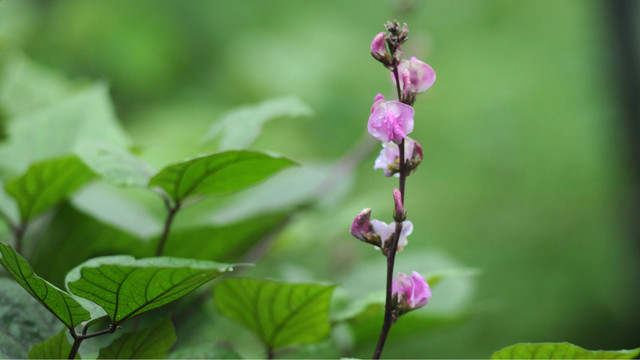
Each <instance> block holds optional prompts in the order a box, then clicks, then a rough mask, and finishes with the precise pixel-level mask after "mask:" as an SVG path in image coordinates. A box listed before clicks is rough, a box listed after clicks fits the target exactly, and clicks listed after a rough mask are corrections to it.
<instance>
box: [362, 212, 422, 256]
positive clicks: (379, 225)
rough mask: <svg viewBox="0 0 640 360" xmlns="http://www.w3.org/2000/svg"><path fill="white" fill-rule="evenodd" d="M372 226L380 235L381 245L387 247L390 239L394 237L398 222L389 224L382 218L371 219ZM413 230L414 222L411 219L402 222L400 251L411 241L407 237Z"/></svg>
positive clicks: (399, 240)
mask: <svg viewBox="0 0 640 360" xmlns="http://www.w3.org/2000/svg"><path fill="white" fill-rule="evenodd" d="M371 227H372V228H373V231H374V232H375V233H376V234H377V235H379V236H380V241H381V245H380V246H379V247H380V248H382V249H385V248H386V247H387V246H389V245H388V244H387V242H388V241H391V239H393V234H395V232H396V223H395V222H392V223H391V224H387V223H385V222H383V221H380V220H375V219H374V220H371ZM412 232H413V223H412V222H411V221H409V220H407V221H403V222H402V231H401V232H400V239H398V251H402V249H403V248H404V247H405V246H407V244H408V243H409V241H408V240H407V237H408V236H409V235H411V233H412Z"/></svg>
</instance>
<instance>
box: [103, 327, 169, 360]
mask: <svg viewBox="0 0 640 360" xmlns="http://www.w3.org/2000/svg"><path fill="white" fill-rule="evenodd" d="M175 342H176V331H175V329H174V328H173V324H172V323H171V320H169V319H160V320H158V321H156V322H155V323H153V324H151V325H150V326H149V327H147V328H144V329H141V330H138V331H131V332H127V333H125V334H122V336H120V337H119V338H118V339H116V340H114V341H113V342H112V343H111V345H109V346H107V347H106V348H102V349H100V353H99V354H98V359H164V358H166V357H167V353H168V352H169V349H171V347H172V346H173V344H174V343H175Z"/></svg>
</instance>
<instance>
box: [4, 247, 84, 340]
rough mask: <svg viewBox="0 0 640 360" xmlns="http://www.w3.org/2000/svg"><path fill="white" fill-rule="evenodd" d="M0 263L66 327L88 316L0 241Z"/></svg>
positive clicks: (75, 302)
mask: <svg viewBox="0 0 640 360" xmlns="http://www.w3.org/2000/svg"><path fill="white" fill-rule="evenodd" d="M0 255H1V257H0V263H2V265H3V266H4V267H5V269H7V271H8V272H9V274H11V276H13V278H14V279H16V281H17V282H18V283H19V284H20V285H22V287H23V288H25V290H27V291H28V292H29V294H31V296H33V297H34V298H35V299H36V300H38V301H39V302H40V303H41V304H42V305H44V307H45V308H47V309H48V310H49V311H51V312H52V313H53V315H55V316H56V317H57V318H58V319H59V320H60V321H62V323H64V324H65V325H66V326H67V327H68V328H75V327H76V325H78V324H79V323H81V322H82V321H85V320H88V319H89V318H90V316H89V313H88V312H87V311H86V310H85V309H84V308H83V307H82V306H81V305H80V304H79V303H78V302H77V301H76V300H75V299H73V298H72V297H71V295H69V294H68V293H66V292H64V291H62V290H60V289H58V288H57V287H55V286H53V285H51V284H50V283H49V282H47V281H46V280H44V279H43V278H41V277H40V276H38V275H37V274H36V273H35V272H34V271H33V268H32V267H31V265H29V263H28V262H27V260H25V259H24V258H23V257H22V256H20V255H19V254H17V253H16V252H15V251H14V250H13V249H12V248H11V247H9V246H7V245H5V244H3V243H0Z"/></svg>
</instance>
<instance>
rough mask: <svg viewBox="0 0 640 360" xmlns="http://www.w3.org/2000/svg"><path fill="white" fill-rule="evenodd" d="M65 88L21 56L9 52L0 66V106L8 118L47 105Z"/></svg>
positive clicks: (61, 80) (63, 81)
mask: <svg viewBox="0 0 640 360" xmlns="http://www.w3.org/2000/svg"><path fill="white" fill-rule="evenodd" d="M3 10H4V9H3ZM69 89H70V84H69V82H68V81H67V80H66V79H64V78H63V77H62V76H60V75H59V74H57V73H55V72H53V71H50V70H49V69H46V68H43V67H40V66H39V65H37V64H36V63H34V62H32V61H31V60H29V59H27V58H26V57H24V56H22V55H18V54H12V55H11V56H10V57H9V58H8V59H7V60H6V61H5V62H4V64H3V66H2V68H1V69H0V107H1V108H3V109H4V110H5V111H6V114H7V116H9V117H12V116H16V115H19V114H21V113H25V112H28V111H32V110H35V109H38V108H40V107H43V106H46V105H49V104H51V103H53V102H55V101H57V100H59V99H61V98H62V97H64V96H65V95H66V94H68V92H69Z"/></svg>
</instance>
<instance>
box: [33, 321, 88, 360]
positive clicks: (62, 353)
mask: <svg viewBox="0 0 640 360" xmlns="http://www.w3.org/2000/svg"><path fill="white" fill-rule="evenodd" d="M68 331H69V330H68V329H66V328H65V329H62V330H61V331H60V332H59V333H58V334H57V335H55V336H53V337H50V338H48V339H47V340H45V341H44V342H43V343H40V344H36V345H34V346H33V347H32V348H31V350H29V359H66V358H67V357H68V356H69V353H70V352H71V344H69V341H67V332H68ZM75 358H76V359H78V358H79V357H78V354H76V357H75Z"/></svg>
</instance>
